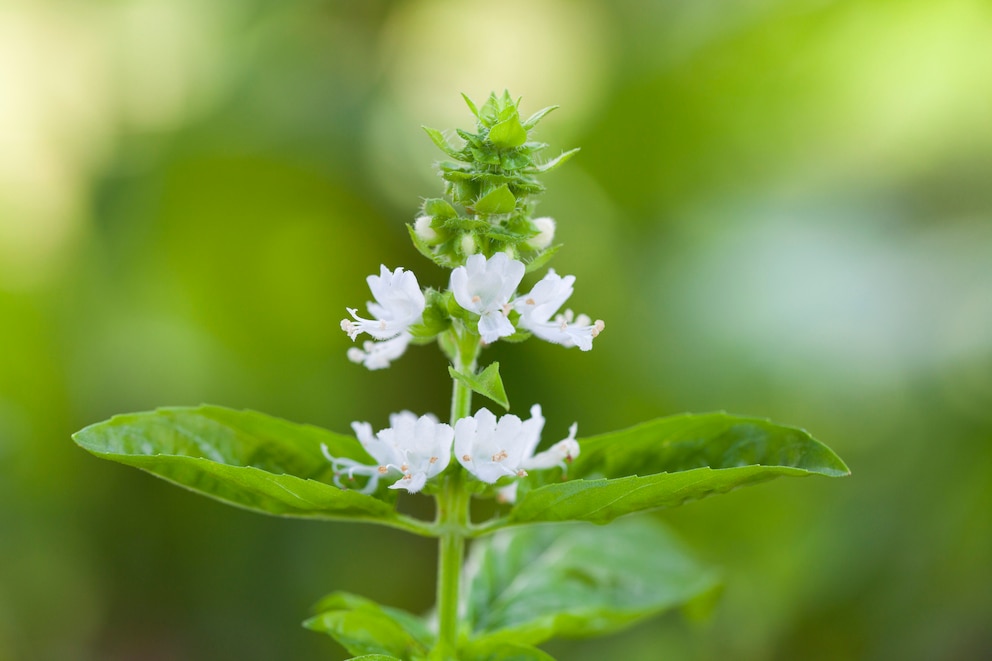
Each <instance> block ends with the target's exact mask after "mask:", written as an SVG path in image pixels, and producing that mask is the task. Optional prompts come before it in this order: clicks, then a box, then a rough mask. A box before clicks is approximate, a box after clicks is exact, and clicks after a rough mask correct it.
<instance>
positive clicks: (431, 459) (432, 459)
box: [427, 457, 437, 464]
mask: <svg viewBox="0 0 992 661" xmlns="http://www.w3.org/2000/svg"><path fill="white" fill-rule="evenodd" d="M427 462H428V463H431V464H436V463H437V457H431V458H430V459H428V460H427Z"/></svg>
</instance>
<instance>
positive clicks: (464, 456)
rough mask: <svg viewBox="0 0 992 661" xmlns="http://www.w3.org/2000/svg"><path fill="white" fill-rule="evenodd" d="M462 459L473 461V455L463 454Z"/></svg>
mask: <svg viewBox="0 0 992 661" xmlns="http://www.w3.org/2000/svg"><path fill="white" fill-rule="evenodd" d="M462 461H472V457H471V456H470V455H467V454H463V455H462Z"/></svg>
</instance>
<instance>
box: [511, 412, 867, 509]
mask: <svg viewBox="0 0 992 661" xmlns="http://www.w3.org/2000/svg"><path fill="white" fill-rule="evenodd" d="M579 446H580V449H581V452H580V454H579V456H578V457H577V458H576V459H575V461H574V462H573V463H572V466H571V467H570V468H569V475H570V477H577V478H599V479H573V480H570V481H568V482H564V483H558V484H549V485H546V486H542V487H539V488H537V489H534V490H533V491H529V492H527V493H525V494H524V495H523V497H522V498H521V499H520V501H519V502H518V503H517V504H516V506H515V507H514V508H513V509H512V510H511V511H510V515H509V519H508V520H507V523H531V522H540V521H569V520H580V521H592V522H594V523H607V522H609V521H612V520H613V519H615V518H617V517H618V516H623V515H625V514H630V513H632V512H639V511H642V510H652V509H660V508H666V507H675V506H677V505H681V504H682V503H684V502H686V501H689V500H696V499H698V498H703V497H705V496H709V495H711V494H716V493H724V492H726V491H730V490H731V489H735V488H737V487H740V486H745V485H748V484H755V483H757V482H763V481H765V480H769V479H772V478H775V477H780V476H797V477H801V476H807V475H825V476H828V477H840V476H844V475H848V474H849V473H850V471H849V470H848V468H847V466H846V465H844V462H843V461H841V459H840V458H839V457H838V456H837V455H836V454H834V452H833V451H832V450H830V448H828V447H827V446H825V445H823V444H822V443H820V442H819V441H817V440H815V439H814V438H813V437H811V436H810V435H809V434H808V433H806V432H805V431H803V430H801V429H795V428H792V427H784V426H781V425H776V424H774V423H772V422H770V421H768V420H762V419H757V418H742V417H736V416H731V415H727V414H726V413H710V414H705V415H680V416H674V417H670V418H661V419H659V420H655V421H652V422H648V423H645V424H642V425H638V426H636V427H632V428H630V429H626V430H622V431H618V432H612V433H609V434H603V435H600V436H594V437H591V438H587V439H580V440H579Z"/></svg>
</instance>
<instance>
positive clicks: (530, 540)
mask: <svg viewBox="0 0 992 661" xmlns="http://www.w3.org/2000/svg"><path fill="white" fill-rule="evenodd" d="M466 566H467V567H468V568H469V569H468V573H467V576H466V580H467V582H468V599H467V602H466V607H467V619H468V621H469V625H470V626H471V628H472V631H473V635H475V636H478V637H479V638H478V640H479V643H480V644H481V643H483V642H496V641H507V642H510V641H512V642H516V643H524V644H530V645H535V644H538V643H540V642H542V641H545V640H548V639H549V638H552V637H554V636H570V637H580V636H595V635H601V634H604V633H608V632H611V631H616V630H618V629H622V628H624V627H627V626H629V625H631V624H634V623H636V622H638V621H640V620H643V619H645V618H647V617H650V616H653V615H656V614H658V613H660V612H662V611H665V610H668V609H671V608H675V607H678V606H682V605H684V604H686V603H689V602H692V601H694V600H697V599H703V598H706V597H707V596H708V595H710V594H712V593H713V591H714V590H716V589H717V588H718V586H719V581H718V579H717V575H716V573H715V572H713V571H712V570H710V569H707V568H705V567H703V566H702V565H701V564H700V563H698V562H697V561H696V560H694V559H693V558H692V556H691V555H690V554H689V553H688V552H687V551H686V549H685V548H684V547H683V545H682V544H681V543H680V542H679V541H678V540H677V539H675V538H674V537H673V536H672V534H671V533H669V532H668V530H667V529H666V528H665V527H664V526H662V525H661V524H659V523H657V522H655V521H653V520H651V519H645V518H638V519H628V520H626V521H622V522H619V523H616V524H614V525H612V526H610V527H609V528H599V527H595V526H589V525H585V524H569V525H560V526H534V527H528V528H517V529H513V530H504V531H500V532H499V533H497V534H496V535H494V536H493V537H491V538H489V539H486V540H484V541H480V542H477V543H476V545H475V546H473V548H472V557H471V558H470V559H469V561H468V563H467V564H466Z"/></svg>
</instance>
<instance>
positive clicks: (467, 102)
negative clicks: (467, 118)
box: [462, 92, 479, 118]
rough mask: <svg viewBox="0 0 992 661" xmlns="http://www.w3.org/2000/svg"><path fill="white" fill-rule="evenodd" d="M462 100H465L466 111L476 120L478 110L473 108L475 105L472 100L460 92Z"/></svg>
mask: <svg viewBox="0 0 992 661" xmlns="http://www.w3.org/2000/svg"><path fill="white" fill-rule="evenodd" d="M462 98H463V99H465V104H466V105H467V106H468V109H469V110H471V111H472V114H473V115H475V116H476V118H478V117H479V109H478V108H476V107H475V104H474V103H473V102H472V99H470V98H468V94H466V93H465V92H462Z"/></svg>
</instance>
